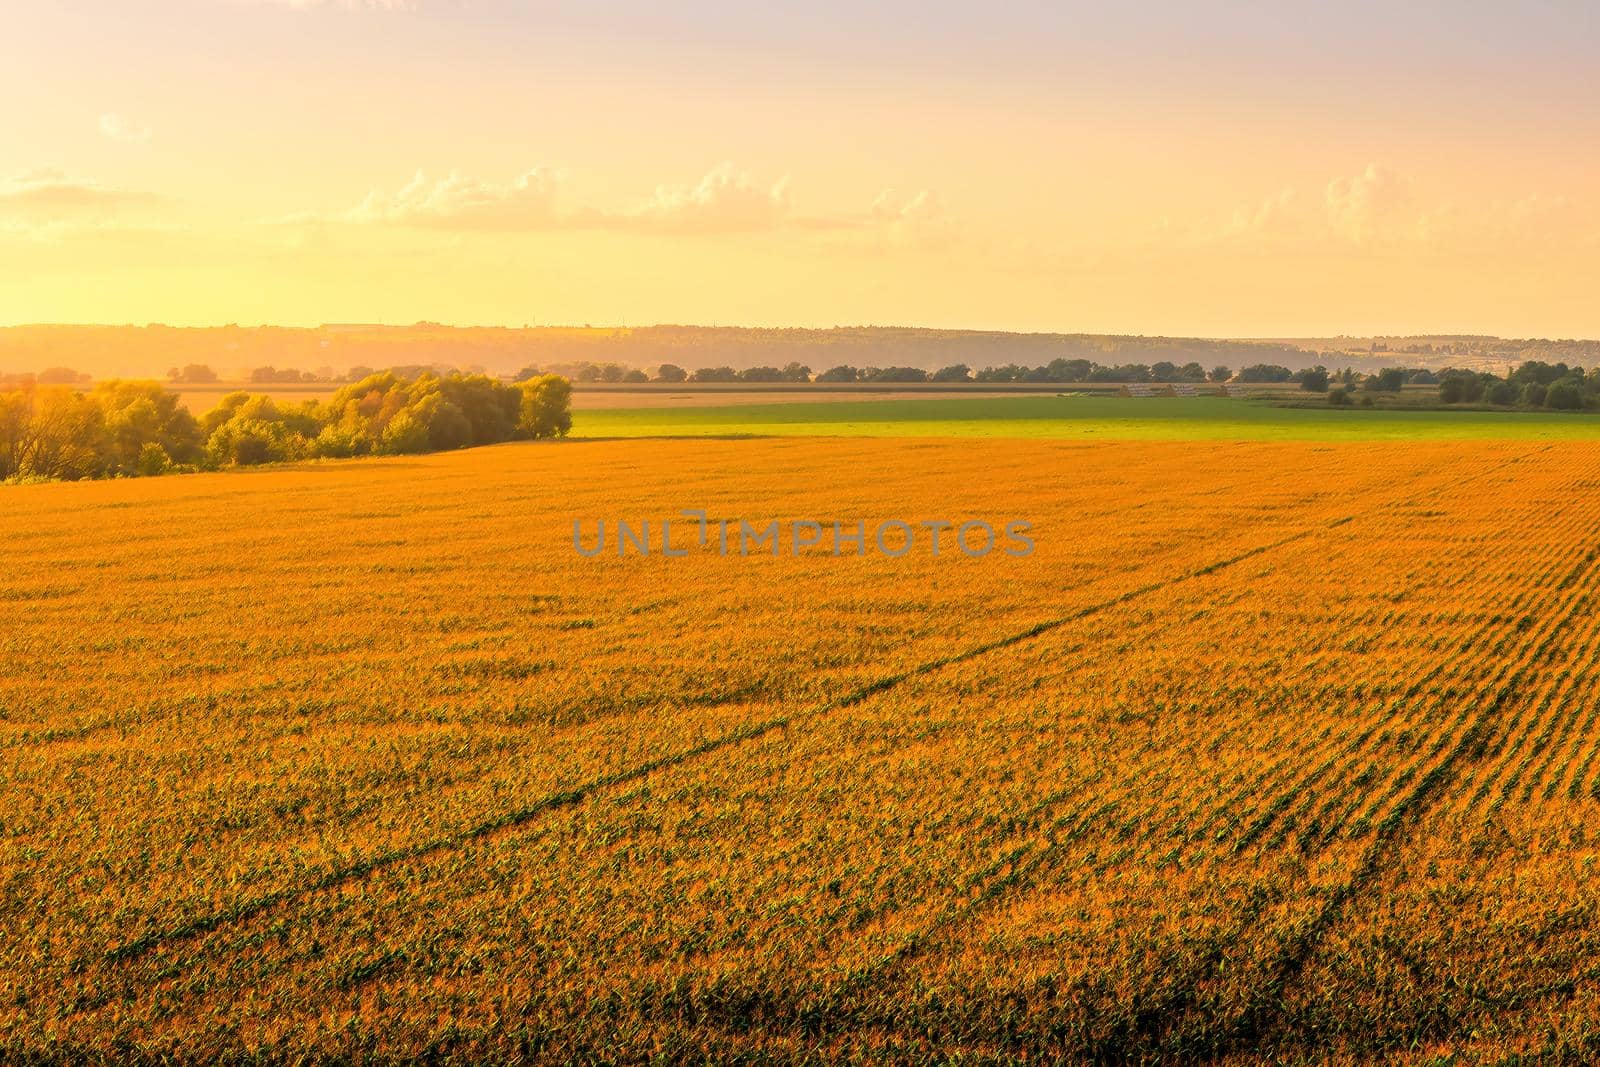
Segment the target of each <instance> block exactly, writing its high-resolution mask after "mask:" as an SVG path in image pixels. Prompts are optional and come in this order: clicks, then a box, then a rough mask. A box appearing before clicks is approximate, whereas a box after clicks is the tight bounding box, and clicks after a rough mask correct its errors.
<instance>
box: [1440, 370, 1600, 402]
mask: <svg viewBox="0 0 1600 1067" xmlns="http://www.w3.org/2000/svg"><path fill="white" fill-rule="evenodd" d="M1439 400H1440V401H1441V402H1443V403H1446V404H1494V405H1498V406H1504V407H1528V408H1548V409H1550V410H1553V411H1580V410H1584V409H1589V410H1593V409H1596V408H1600V366H1597V367H1591V368H1590V369H1589V370H1587V371H1586V370H1584V369H1583V368H1582V367H1569V366H1567V365H1566V364H1565V363H1545V362H1543V361H1541V360H1529V361H1527V362H1525V363H1523V364H1521V365H1519V366H1518V367H1517V369H1516V370H1514V371H1511V372H1510V373H1509V374H1507V375H1506V376H1505V377H1504V378H1501V377H1499V376H1498V375H1495V374H1489V373H1485V372H1475V371H1454V370H1452V371H1445V372H1444V373H1443V374H1442V375H1440V377H1439Z"/></svg>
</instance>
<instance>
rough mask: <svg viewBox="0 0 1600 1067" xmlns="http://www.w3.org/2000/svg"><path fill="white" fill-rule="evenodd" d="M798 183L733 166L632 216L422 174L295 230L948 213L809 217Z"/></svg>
mask: <svg viewBox="0 0 1600 1067" xmlns="http://www.w3.org/2000/svg"><path fill="white" fill-rule="evenodd" d="M789 185H790V183H789V179H788V178H787V177H783V178H779V179H778V180H777V181H775V182H773V183H772V184H770V185H767V184H764V183H758V182H757V181H755V180H754V179H752V178H751V177H750V176H749V175H748V174H745V173H743V172H741V171H738V170H735V169H734V168H733V167H732V166H731V165H730V164H726V163H724V164H721V165H719V166H717V167H713V168H712V169H711V170H710V171H708V172H707V173H706V174H705V175H704V176H703V177H701V178H700V179H699V180H698V181H697V182H694V183H692V184H686V185H661V186H658V187H657V188H656V190H655V192H654V193H653V194H652V195H651V196H649V197H648V198H646V199H644V200H642V201H640V202H637V203H635V204H634V205H633V206H631V207H625V208H605V207H596V206H568V205H567V204H566V203H565V201H566V199H567V197H566V195H565V194H566V189H567V182H566V178H565V175H564V174H562V173H561V172H560V171H557V170H554V169H552V168H548V167H539V168H535V169H534V170H531V171H528V172H527V173H526V174H523V175H522V176H521V177H520V178H517V179H516V180H515V181H513V182H511V183H509V184H498V183H495V182H486V181H481V180H479V179H476V178H471V177H467V176H465V175H462V174H459V173H455V172H452V173H451V174H450V175H449V176H447V177H445V178H442V179H437V180H435V179H430V178H428V177H427V175H425V174H422V173H418V174H417V175H416V176H415V177H413V178H412V179H411V181H410V182H408V183H407V184H406V185H404V186H402V187H401V188H400V189H398V190H396V191H394V192H389V191H386V190H381V189H379V190H374V191H373V192H371V193H368V194H367V197H366V199H365V200H363V201H362V202H361V203H360V204H358V205H357V206H355V207H354V208H351V209H350V210H348V211H343V212H339V213H336V214H333V215H305V214H302V215H294V216H290V217H289V218H286V219H280V220H278V221H280V222H284V223H290V224H304V223H353V224H362V225H388V226H407V227H418V228H430V229H438V230H455V231H463V232H467V231H483V232H523V231H535V230H611V231H619V232H630V233H645V234H649V233H654V234H678V235H692V234H734V233H762V232H776V231H781V230H857V229H865V228H871V227H885V228H895V229H898V230H902V231H907V232H909V231H911V230H913V229H915V230H917V231H919V232H923V231H927V230H929V229H931V228H933V227H934V226H936V225H939V224H942V222H943V218H944V212H943V205H942V204H940V203H939V201H938V197H937V196H936V195H935V194H933V193H930V192H923V193H919V194H916V195H915V196H912V197H911V198H909V199H907V200H904V201H897V202H894V203H890V202H889V201H888V200H885V199H884V198H882V197H880V200H879V204H877V205H875V206H874V208H873V209H872V211H870V212H868V213H864V214H863V213H857V214H841V215H833V216H828V215H815V216H802V215H799V214H797V213H796V211H795V209H794V203H793V199H792V197H791V195H790V191H789Z"/></svg>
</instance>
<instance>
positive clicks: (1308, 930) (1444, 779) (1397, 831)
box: [1105, 548, 1600, 1059]
mask: <svg viewBox="0 0 1600 1067" xmlns="http://www.w3.org/2000/svg"><path fill="white" fill-rule="evenodd" d="M1597 561H1600V548H1591V549H1590V550H1589V551H1588V552H1587V553H1585V555H1584V556H1583V558H1582V559H1580V560H1579V561H1578V562H1577V563H1576V564H1575V565H1574V566H1573V567H1572V568H1571V569H1570V570H1569V572H1568V574H1567V576H1566V577H1565V578H1564V579H1563V580H1562V581H1561V582H1560V583H1558V584H1557V585H1556V587H1555V589H1554V590H1553V591H1554V592H1556V593H1559V592H1561V591H1563V590H1566V589H1569V588H1572V587H1573V586H1574V585H1576V584H1577V583H1578V582H1579V581H1580V580H1581V579H1589V585H1588V588H1583V589H1580V590H1579V591H1578V592H1577V593H1575V594H1574V595H1573V596H1572V597H1570V598H1569V600H1568V602H1567V604H1566V605H1565V606H1564V607H1563V609H1562V611H1561V612H1560V614H1559V615H1557V616H1555V617H1554V618H1553V619H1552V620H1551V622H1550V623H1549V625H1547V626H1546V627H1545V628H1544V629H1543V630H1542V631H1541V632H1540V633H1537V634H1535V635H1533V636H1531V637H1530V639H1529V641H1528V642H1527V644H1526V646H1525V648H1524V649H1523V652H1522V654H1521V655H1520V656H1519V657H1518V658H1517V660H1516V661H1515V663H1514V664H1512V665H1510V666H1508V667H1507V668H1505V669H1504V670H1503V671H1502V672H1501V677H1500V678H1499V679H1498V681H1497V682H1495V683H1493V689H1492V691H1491V692H1490V693H1488V694H1486V696H1487V699H1486V700H1485V701H1484V702H1482V703H1481V704H1479V706H1478V710H1477V712H1476V714H1472V715H1470V717H1468V716H1463V717H1462V719H1461V720H1460V721H1461V723H1462V726H1461V728H1460V729H1459V731H1458V732H1456V733H1455V735H1454V742H1453V743H1450V744H1448V747H1446V748H1444V750H1443V751H1442V753H1440V754H1439V757H1438V759H1437V761H1436V762H1434V763H1433V765H1432V767H1431V768H1430V769H1429V770H1427V771H1426V772H1425V773H1423V774H1422V775H1421V777H1420V778H1418V780H1417V782H1416V784H1415V785H1414V786H1413V787H1412V788H1411V790H1410V791H1409V792H1408V793H1406V794H1405V795H1404V796H1403V797H1402V798H1401V799H1400V800H1399V801H1397V802H1396V803H1395V805H1394V806H1393V807H1392V808H1391V809H1390V810H1389V812H1388V814H1387V815H1386V816H1385V817H1384V818H1383V819H1382V821H1380V822H1379V823H1378V824H1377V827H1376V830H1375V832H1374V836H1373V840H1372V842H1371V843H1370V844H1369V846H1368V847H1367V849H1366V850H1365V852H1364V853H1363V855H1362V858H1361V861H1360V862H1359V863H1358V864H1357V865H1356V867H1355V869H1354V870H1353V871H1352V873H1351V875H1350V877H1349V878H1347V879H1346V880H1345V881H1344V882H1342V883H1340V884H1338V885H1337V886H1335V887H1334V888H1333V889H1332V891H1330V892H1329V893H1328V894H1327V895H1326V897H1325V899H1324V901H1323V904H1322V906H1321V907H1320V908H1318V909H1317V911H1316V913H1315V914H1314V915H1313V916H1312V918H1311V919H1310V920H1309V921H1308V922H1306V923H1304V924H1302V926H1301V927H1300V928H1299V929H1297V930H1295V931H1294V932H1293V933H1292V934H1291V935H1290V936H1289V937H1287V938H1286V939H1285V940H1284V941H1283V942H1282V944H1281V945H1280V949H1279V952H1278V953H1277V955H1276V957H1275V958H1274V959H1273V960H1272V961H1271V962H1270V963H1269V965H1268V967H1267V968H1266V972H1267V974H1268V976H1269V977H1268V979H1267V980H1266V981H1265V982H1263V983H1260V984H1258V985H1257V986H1256V987H1255V990H1254V995H1253V996H1252V998H1251V1000H1250V1001H1249V1002H1248V1003H1247V1004H1246V1005H1245V1007H1244V1010H1243V1011H1242V1012H1240V1014H1239V1015H1238V1016H1237V1018H1236V1019H1235V1020H1234V1021H1233V1022H1232V1023H1230V1024H1229V1025H1228V1026H1227V1027H1226V1028H1225V1029H1223V1030H1222V1031H1221V1032H1218V1033H1212V1034H1201V1035H1197V1036H1196V1037H1195V1038H1193V1039H1191V1041H1184V1040H1182V1038H1181V1036H1180V1043H1179V1048H1178V1049H1176V1050H1173V1051H1175V1052H1178V1051H1181V1052H1183V1053H1193V1052H1203V1053H1204V1054H1206V1055H1210V1056H1217V1055H1224V1054H1227V1053H1229V1052H1235V1051H1239V1050H1241V1049H1242V1048H1244V1047H1246V1046H1250V1045H1253V1044H1254V1043H1256V1042H1259V1041H1260V1039H1261V1038H1263V1037H1264V1036H1266V1034H1267V1032H1268V1030H1269V1029H1270V1027H1271V1025H1272V1023H1273V1022H1274V1021H1275V1019H1276V1018H1277V1017H1278V1016H1279V1014H1280V1013H1281V1010H1282V994H1283V993H1284V991H1285V990H1286V989H1287V988H1288V987H1289V986H1290V985H1291V984H1292V983H1293V982H1294V981H1295V980H1296V979H1297V978H1298V977H1299V975H1300V974H1301V973H1302V972H1303V970H1304V968H1305V966H1306V964H1307V963H1308V962H1309V961H1310V959H1311V957H1312V955H1313V954H1314V953H1315V952H1316V949H1317V947H1318V946H1319V945H1320V944H1321V943H1322V940H1323V939H1324V938H1325V937H1326V936H1327V934H1328V933H1329V932H1330V931H1332V930H1333V929H1335V928H1336V927H1337V925H1338V923H1339V921H1340V920H1341V919H1342V918H1343V916H1344V912H1345V908H1346V905H1347V904H1348V903H1349V902H1350V900H1351V899H1353V898H1354V897H1356V896H1357V895H1358V894H1360V893H1361V891H1362V890H1364V889H1365V888H1367V887H1368V886H1369V885H1371V884H1372V883H1373V882H1374V881H1375V880H1376V879H1377V878H1378V877H1380V876H1381V875H1382V874H1383V873H1384V872H1385V870H1387V869H1388V866H1387V865H1388V861H1389V860H1390V859H1391V858H1392V855H1393V852H1394V851H1395V850H1396V849H1398V848H1400V847H1402V846H1403V845H1404V844H1405V842H1406V840H1407V835H1406V831H1407V830H1408V829H1410V828H1411V827H1414V826H1415V825H1416V824H1417V823H1418V822H1420V821H1421V820H1422V819H1423V818H1424V817H1425V816H1426V815H1427V814H1428V812H1430V811H1431V810H1433V809H1434V807H1435V806H1436V804H1437V802H1438V800H1439V799H1440V797H1441V795H1442V794H1443V793H1444V791H1445V790H1446V789H1447V788H1448V787H1449V786H1450V785H1451V784H1452V783H1454V782H1456V781H1458V780H1459V779H1460V777H1461V774H1462V772H1463V770H1465V769H1466V768H1467V767H1468V766H1470V765H1473V764H1475V763H1477V762H1478V761H1480V760H1482V759H1483V758H1484V757H1485V756H1487V755H1489V754H1490V753H1489V748H1488V744H1489V740H1490V738H1489V735H1490V734H1491V733H1492V732H1493V729H1494V727H1495V726H1496V725H1497V723H1498V721H1499V716H1500V712H1501V711H1502V709H1503V708H1504V707H1505V705H1506V704H1507V702H1508V701H1509V700H1510V699H1511V698H1512V697H1513V696H1514V695H1515V693H1516V692H1517V690H1518V688H1519V687H1520V686H1521V685H1522V684H1523V683H1524V682H1525V681H1526V679H1527V677H1528V675H1529V674H1530V672H1531V671H1533V670H1534V669H1535V668H1536V666H1537V664H1539V663H1540V662H1542V660H1543V659H1544V657H1545V656H1546V654H1547V653H1548V652H1549V650H1550V649H1551V647H1552V646H1553V645H1554V644H1555V641H1556V639H1557V637H1558V636H1559V635H1560V634H1561V632H1562V631H1563V630H1564V629H1565V628H1566V626H1567V624H1568V623H1570V622H1571V620H1572V619H1573V617H1574V616H1575V615H1576V613H1577V611H1578V608H1579V607H1580V606H1581V605H1582V604H1584V603H1586V602H1588V601H1589V600H1590V599H1591V598H1592V592H1591V590H1592V588H1593V584H1592V582H1593V579H1594V577H1595V575H1596V574H1597V572H1600V567H1597ZM1474 703H1477V701H1476V700H1469V701H1468V707H1469V708H1470V707H1471V705H1472V704H1474ZM1433 754H1434V753H1433V752H1432V751H1430V753H1429V756H1430V757H1431V756H1432V755H1433ZM1425 761H1426V758H1425V760H1424V761H1422V762H1425ZM1201 1022H1203V1023H1208V1024H1209V1023H1212V1022H1214V1020H1201ZM1105 1051H1106V1052H1107V1053H1108V1054H1109V1058H1113V1059H1115V1058H1117V1055H1118V1053H1120V1052H1130V1053H1131V1052H1133V1051H1134V1050H1133V1049H1126V1050H1114V1049H1108V1050H1105Z"/></svg>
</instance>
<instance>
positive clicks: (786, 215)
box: [596, 163, 793, 233]
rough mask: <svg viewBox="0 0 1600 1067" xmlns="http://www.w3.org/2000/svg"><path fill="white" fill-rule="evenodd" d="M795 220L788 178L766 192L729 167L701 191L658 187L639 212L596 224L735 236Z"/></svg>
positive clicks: (714, 171)
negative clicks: (733, 234) (739, 233)
mask: <svg viewBox="0 0 1600 1067" xmlns="http://www.w3.org/2000/svg"><path fill="white" fill-rule="evenodd" d="M792 218H793V211H792V205H791V203H790V200H789V179H788V177H787V176H785V177H783V178H779V179H778V181H777V182H775V183H774V184H773V185H772V186H771V187H770V188H767V189H763V188H761V187H759V186H757V185H756V184H755V183H754V182H752V181H751V180H750V177H749V175H747V174H742V173H738V172H736V171H735V170H734V169H733V167H732V165H731V164H727V163H724V164H722V165H721V166H718V167H714V168H713V169H712V170H711V171H709V172H708V173H707V174H706V175H705V177H703V178H701V179H700V181H699V183H698V184H696V185H693V186H683V185H662V186H658V187H657V188H656V192H655V196H653V197H652V198H651V199H650V200H649V201H647V202H646V203H644V204H643V205H641V206H639V207H638V208H635V209H634V210H632V211H627V212H621V213H615V214H606V215H601V216H598V217H597V219H596V221H598V222H602V223H603V224H604V225H605V226H606V227H607V228H610V229H661V230H671V231H677V232H693V233H732V232H741V231H743V232H749V231H752V230H770V229H776V228H780V227H782V226H785V225H787V224H788V223H789V222H790V221H791V219H792Z"/></svg>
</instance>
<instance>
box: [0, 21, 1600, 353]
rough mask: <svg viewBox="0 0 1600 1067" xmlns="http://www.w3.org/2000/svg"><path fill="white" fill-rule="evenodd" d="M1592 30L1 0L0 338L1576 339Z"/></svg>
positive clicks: (1599, 117) (1498, 24)
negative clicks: (432, 324) (147, 327)
mask: <svg viewBox="0 0 1600 1067" xmlns="http://www.w3.org/2000/svg"><path fill="white" fill-rule="evenodd" d="M1597 37H1600V15H1597V14H1596V9H1595V8H1593V7H1592V6H1588V5H1582V4H1577V3H1541V4H1509V3H1508V4H1472V5H1463V4H1445V3H1416V4H1408V5H1395V4H1389V3H1383V4H1379V3H1371V2H1357V3H1346V4H1339V5H1332V4H1306V3H1274V4H1266V3H1246V4H1226V5H1221V4H1190V3H1178V2H1168V3H1149V2H1138V3H1118V4H1110V3H1107V4H1083V3H1052V4H1042V3H1014V4H1005V5H995V4H953V3H908V2H899V0H893V2H880V3H874V4H871V5H862V4H844V3H836V2H832V0H827V2H813V3H807V4H792V5H782V6H781V7H780V6H777V5H768V4H735V3H697V4H692V5H663V4H646V3H588V4H581V5H580V4H572V5H568V4H552V3H511V2H509V0H414V2H410V3H406V2H400V0H393V2H377V0H373V2H356V0H349V2H331V0H330V2H317V0H276V2H269V0H259V2H248V0H234V2H230V0H148V2H141V3H129V2H127V0H116V2H110V0H61V2H54V3H52V2H44V0H16V2H15V3H13V4H12V5H10V6H9V8H8V11H7V14H6V15H5V18H4V32H3V33H0V100H3V101H4V103H0V119H3V121H0V131H3V136H0V282H3V284H0V323H10V324H16V323H27V322H112V323H120V322H135V323H144V322H166V323H171V324H178V325H185V324H195V325H200V324H221V323H228V322H240V323H283V324H304V325H310V324H316V323H322V322H413V321H417V320H422V319H426V320H432V321H439V322H445V323H458V324H471V323H478V324H509V325H522V324H524V323H534V324H550V323H565V324H583V323H595V324H602V323H606V324H624V323H627V324H644V323H657V322H682V323H706V324H743V325H800V326H828V325H833V324H836V323H879V324H884V323H899V324H914V325H923V326H940V327H980V328H991V329H1008V330H1082V331H1113V332H1141V333H1172V334H1198V335H1213V336H1235V337H1239V336H1244V337H1290V336H1309V335H1327V334H1334V333H1341V332H1348V333H1352V334H1359V333H1374V332H1388V333H1405V332H1419V333H1420V332H1430V331H1432V332H1444V331H1448V332H1478V333H1496V334H1500V335H1505V336H1517V337H1531V336H1537V337H1572V336H1595V335H1597V334H1600V303H1597V302H1596V301H1595V300H1594V299H1593V293H1594V291H1595V289H1596V283H1597V281H1600V277H1597V273H1600V272H1597V271H1596V268H1595V265H1594V253H1595V246H1596V244H1597V237H1600V211H1597V204H1600V167H1597V159H1596V156H1597V154H1600V147H1597V146H1600V138H1597V137H1596V136H1595V135H1596V133H1597V132H1600V131H1597V126H1600V92H1597V89H1600V86H1597V84H1596V74H1595V69H1596V68H1595V65H1594V64H1593V62H1592V55H1593V54H1594V51H1595V48H1596V45H1597V44H1600V41H1597Z"/></svg>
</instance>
